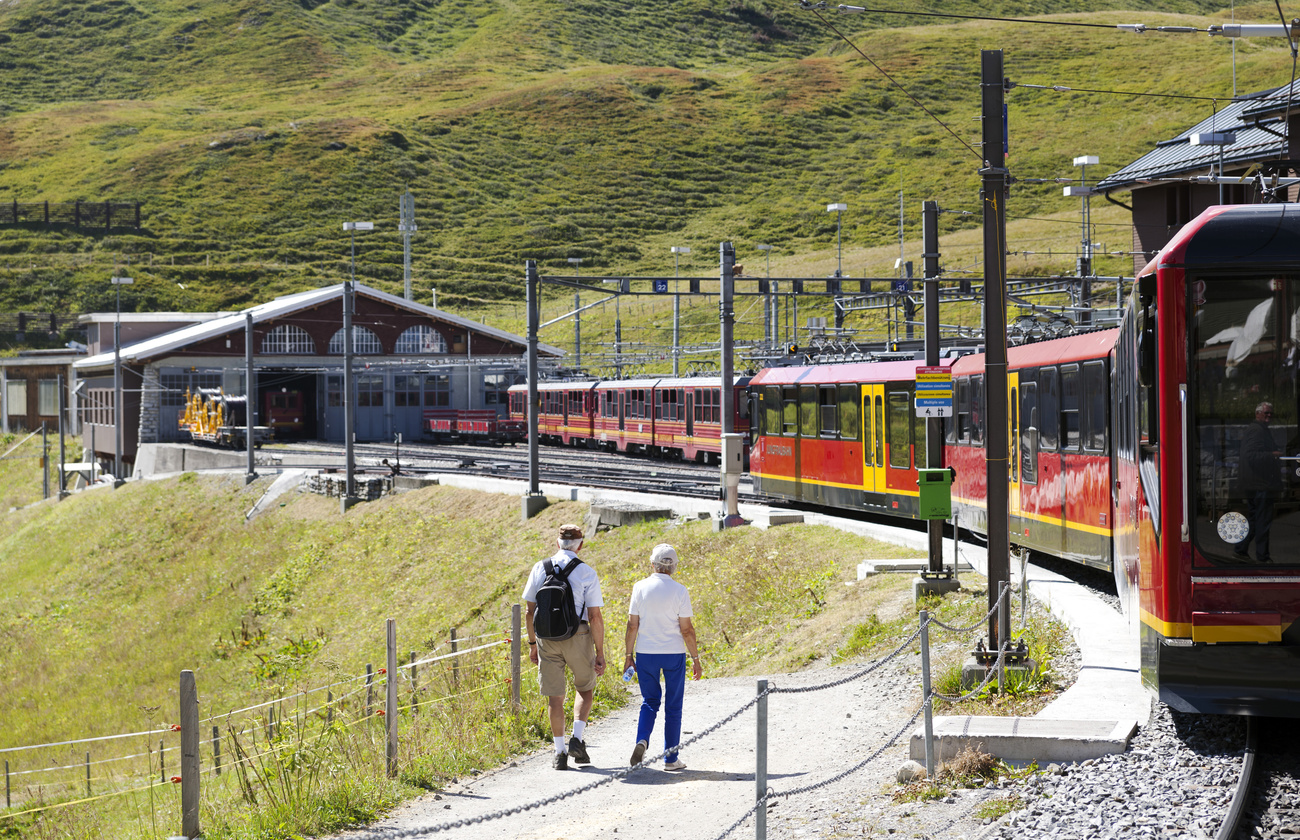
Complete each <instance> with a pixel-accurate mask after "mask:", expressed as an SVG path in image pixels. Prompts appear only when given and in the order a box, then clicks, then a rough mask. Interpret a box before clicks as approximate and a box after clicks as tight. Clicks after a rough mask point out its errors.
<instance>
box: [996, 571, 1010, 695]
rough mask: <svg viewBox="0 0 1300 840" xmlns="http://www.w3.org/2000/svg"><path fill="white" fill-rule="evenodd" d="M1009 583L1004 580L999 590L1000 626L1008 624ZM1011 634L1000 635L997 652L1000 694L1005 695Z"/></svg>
mask: <svg viewBox="0 0 1300 840" xmlns="http://www.w3.org/2000/svg"><path fill="white" fill-rule="evenodd" d="M1009 585H1010V584H1008V583H1007V582H1006V581H1003V582H1002V586H1001V589H1000V590H999V591H998V627H1005V626H1006V623H1007V599H1006V594H1007V587H1008V586H1009ZM1010 635H1011V634H1010V633H1008V634H1006V635H1005V636H1001V637H999V641H998V648H997V652H998V696H1005V695H1003V689H1004V685H1005V678H1006V663H1005V659H1004V651H1005V650H1006V649H1007V647H1008V646H1009V645H1010V644H1011V639H1010Z"/></svg>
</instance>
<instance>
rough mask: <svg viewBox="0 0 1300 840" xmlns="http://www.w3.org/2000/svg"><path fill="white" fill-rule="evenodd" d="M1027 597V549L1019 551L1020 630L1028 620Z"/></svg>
mask: <svg viewBox="0 0 1300 840" xmlns="http://www.w3.org/2000/svg"><path fill="white" fill-rule="evenodd" d="M1028 597H1029V549H1027V548H1022V549H1020V629H1021V630H1024V629H1025V622H1026V621H1027V620H1028V618H1029V616H1028V612H1029V609H1028V604H1027V599H1028Z"/></svg>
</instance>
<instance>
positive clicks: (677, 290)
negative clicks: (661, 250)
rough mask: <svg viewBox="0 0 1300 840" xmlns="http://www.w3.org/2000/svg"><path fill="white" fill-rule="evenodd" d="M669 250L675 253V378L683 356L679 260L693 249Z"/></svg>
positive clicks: (681, 246) (682, 246)
mask: <svg viewBox="0 0 1300 840" xmlns="http://www.w3.org/2000/svg"><path fill="white" fill-rule="evenodd" d="M668 250H670V251H672V252H673V376H677V375H678V366H679V365H680V363H681V355H682V343H681V334H682V295H681V282H680V281H679V280H678V279H677V278H678V277H679V276H680V275H681V272H680V271H679V270H678V260H679V259H681V256H682V254H689V253H690V252H691V249H690V248H689V247H688V246H686V245H674V246H672V247H671V248H669V249H668Z"/></svg>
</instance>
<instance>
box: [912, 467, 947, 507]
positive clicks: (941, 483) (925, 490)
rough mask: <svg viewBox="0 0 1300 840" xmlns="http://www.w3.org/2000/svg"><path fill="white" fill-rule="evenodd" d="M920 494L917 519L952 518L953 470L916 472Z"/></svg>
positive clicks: (920, 470)
mask: <svg viewBox="0 0 1300 840" xmlns="http://www.w3.org/2000/svg"><path fill="white" fill-rule="evenodd" d="M916 486H917V488H918V490H919V491H920V493H919V499H918V505H917V506H918V510H917V512H916V518H917V519H947V518H949V517H950V516H952V470H950V469H948V468H947V467H940V468H936V469H929V468H921V469H918V470H917V471H916Z"/></svg>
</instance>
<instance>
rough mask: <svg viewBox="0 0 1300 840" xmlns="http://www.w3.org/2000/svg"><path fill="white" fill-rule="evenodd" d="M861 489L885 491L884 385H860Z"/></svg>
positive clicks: (870, 491)
mask: <svg viewBox="0 0 1300 840" xmlns="http://www.w3.org/2000/svg"><path fill="white" fill-rule="evenodd" d="M862 438H863V440H862V460H863V465H862V489H863V491H864V492H867V493H883V492H885V386H884V385H883V384H881V383H867V384H864V385H863V386H862Z"/></svg>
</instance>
